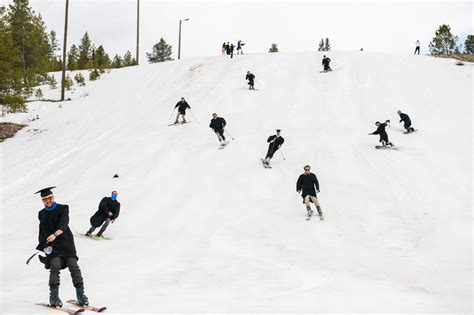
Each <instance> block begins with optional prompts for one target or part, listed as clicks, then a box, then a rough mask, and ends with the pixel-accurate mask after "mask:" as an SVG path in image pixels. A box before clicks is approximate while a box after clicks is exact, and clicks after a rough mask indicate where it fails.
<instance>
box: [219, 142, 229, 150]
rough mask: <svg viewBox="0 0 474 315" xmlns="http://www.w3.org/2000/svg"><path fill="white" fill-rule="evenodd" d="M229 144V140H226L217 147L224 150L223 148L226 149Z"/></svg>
mask: <svg viewBox="0 0 474 315" xmlns="http://www.w3.org/2000/svg"><path fill="white" fill-rule="evenodd" d="M228 144H229V141H226V142H224V143H221V145H220V146H219V147H218V148H217V149H219V150H223V149H225V147H226V146H227V145H228Z"/></svg>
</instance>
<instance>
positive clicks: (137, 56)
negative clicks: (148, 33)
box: [135, 0, 140, 65]
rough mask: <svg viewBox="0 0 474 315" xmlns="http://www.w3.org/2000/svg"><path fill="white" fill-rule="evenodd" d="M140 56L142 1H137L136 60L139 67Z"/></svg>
mask: <svg viewBox="0 0 474 315" xmlns="http://www.w3.org/2000/svg"><path fill="white" fill-rule="evenodd" d="M139 56H140V0H137V54H136V56H135V59H136V60H137V65H138V62H139Z"/></svg>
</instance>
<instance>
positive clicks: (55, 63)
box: [48, 30, 62, 71]
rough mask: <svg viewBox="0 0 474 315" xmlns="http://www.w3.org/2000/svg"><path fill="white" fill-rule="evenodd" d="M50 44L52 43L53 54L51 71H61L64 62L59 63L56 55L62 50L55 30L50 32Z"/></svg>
mask: <svg viewBox="0 0 474 315" xmlns="http://www.w3.org/2000/svg"><path fill="white" fill-rule="evenodd" d="M48 38H49V43H50V48H51V51H50V54H51V61H50V62H51V69H50V70H51V71H59V70H61V68H62V62H59V63H58V59H59V58H58V56H57V55H56V52H57V51H59V50H60V47H59V42H58V40H57V39H56V32H55V31H54V30H53V31H51V32H49V36H48Z"/></svg>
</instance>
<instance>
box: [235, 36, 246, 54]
mask: <svg viewBox="0 0 474 315" xmlns="http://www.w3.org/2000/svg"><path fill="white" fill-rule="evenodd" d="M244 45H245V44H244V43H242V41H241V40H240V39H239V41H238V42H237V55H243V54H244V52H243V51H242V46H244Z"/></svg>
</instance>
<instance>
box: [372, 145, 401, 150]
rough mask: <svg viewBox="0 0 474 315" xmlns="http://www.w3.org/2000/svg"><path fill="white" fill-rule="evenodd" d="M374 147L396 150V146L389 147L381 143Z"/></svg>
mask: <svg viewBox="0 0 474 315" xmlns="http://www.w3.org/2000/svg"><path fill="white" fill-rule="evenodd" d="M375 148H376V149H378V150H398V149H397V148H396V147H391V146H387V145H386V146H383V145H376V146H375Z"/></svg>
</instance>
